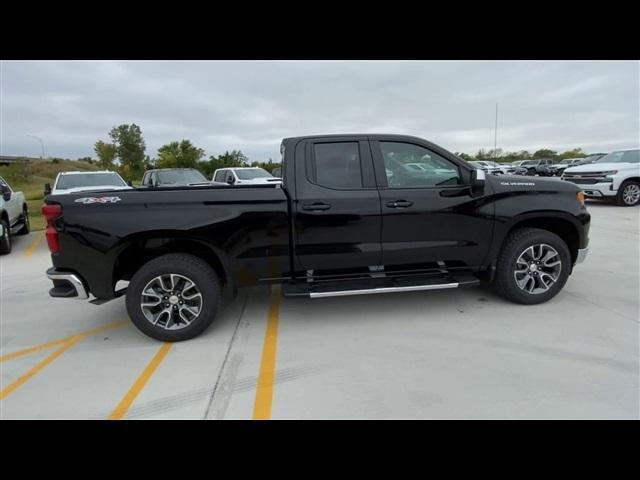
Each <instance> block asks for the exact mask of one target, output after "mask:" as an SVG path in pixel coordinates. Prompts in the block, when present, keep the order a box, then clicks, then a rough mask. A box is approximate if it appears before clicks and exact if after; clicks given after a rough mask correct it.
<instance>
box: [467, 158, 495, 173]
mask: <svg viewBox="0 0 640 480" xmlns="http://www.w3.org/2000/svg"><path fill="white" fill-rule="evenodd" d="M469 163H470V164H471V165H473V166H474V167H476V168H478V169H480V170H484V171H485V172H486V173H491V174H493V175H502V174H503V171H502V168H501V167H496V166H495V165H493V164H492V163H491V162H487V161H485V160H472V161H470V162H469Z"/></svg>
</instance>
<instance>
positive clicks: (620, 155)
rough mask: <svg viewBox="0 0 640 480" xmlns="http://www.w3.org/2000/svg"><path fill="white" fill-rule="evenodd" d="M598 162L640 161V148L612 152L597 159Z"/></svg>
mask: <svg viewBox="0 0 640 480" xmlns="http://www.w3.org/2000/svg"><path fill="white" fill-rule="evenodd" d="M596 163H640V150H625V151H620V152H611V153H610V154H608V155H605V156H604V157H602V158H601V159H599V160H596Z"/></svg>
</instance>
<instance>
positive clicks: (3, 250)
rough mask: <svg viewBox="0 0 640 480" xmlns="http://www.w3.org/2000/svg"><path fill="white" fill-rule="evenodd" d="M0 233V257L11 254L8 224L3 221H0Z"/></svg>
mask: <svg viewBox="0 0 640 480" xmlns="http://www.w3.org/2000/svg"><path fill="white" fill-rule="evenodd" d="M0 225H1V226H2V232H0V255H6V254H7V253H11V232H10V230H9V222H7V221H6V220H5V219H2V220H0Z"/></svg>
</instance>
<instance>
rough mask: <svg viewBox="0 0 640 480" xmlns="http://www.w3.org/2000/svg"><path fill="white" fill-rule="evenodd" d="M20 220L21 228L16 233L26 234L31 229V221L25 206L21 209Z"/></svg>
mask: <svg viewBox="0 0 640 480" xmlns="http://www.w3.org/2000/svg"><path fill="white" fill-rule="evenodd" d="M20 221H21V222H22V228H21V229H20V230H19V231H18V233H17V234H18V235H28V234H29V232H30V231H31V222H30V221H29V211H28V210H27V207H24V209H23V210H22V217H21V218H20Z"/></svg>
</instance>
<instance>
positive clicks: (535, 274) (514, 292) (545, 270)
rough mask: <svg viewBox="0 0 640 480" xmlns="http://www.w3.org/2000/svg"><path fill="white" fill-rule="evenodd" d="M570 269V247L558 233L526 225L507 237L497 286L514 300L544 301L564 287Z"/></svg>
mask: <svg viewBox="0 0 640 480" xmlns="http://www.w3.org/2000/svg"><path fill="white" fill-rule="evenodd" d="M570 269H571V254H570V253H569V248H568V247H567V244H566V243H565V242H564V241H563V240H562V239H561V238H560V237H559V236H558V235H556V234H555V233H552V232H549V231H547V230H542V229H539V228H522V229H519V230H516V231H515V232H512V233H510V234H509V236H508V237H507V239H506V240H505V243H504V246H503V248H502V252H500V255H499V256H498V263H497V266H496V276H495V287H496V290H497V291H498V293H499V294H500V295H502V296H503V297H505V298H507V299H508V300H511V301H512V302H516V303H523V304H537V303H543V302H546V301H547V300H550V299H552V298H553V297H555V296H556V295H557V294H558V292H559V291H560V290H562V287H563V286H564V284H565V283H566V281H567V278H568V277H569V271H570Z"/></svg>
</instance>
